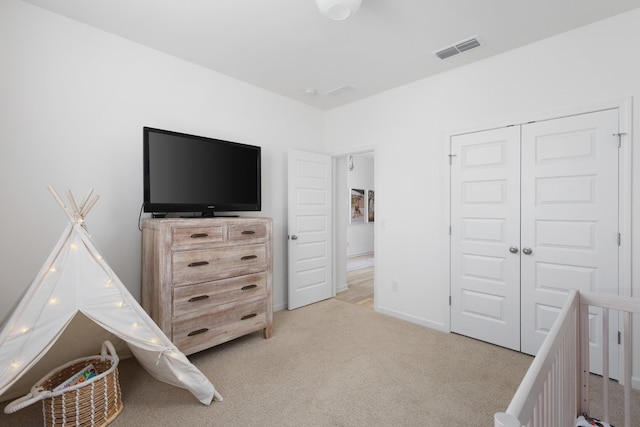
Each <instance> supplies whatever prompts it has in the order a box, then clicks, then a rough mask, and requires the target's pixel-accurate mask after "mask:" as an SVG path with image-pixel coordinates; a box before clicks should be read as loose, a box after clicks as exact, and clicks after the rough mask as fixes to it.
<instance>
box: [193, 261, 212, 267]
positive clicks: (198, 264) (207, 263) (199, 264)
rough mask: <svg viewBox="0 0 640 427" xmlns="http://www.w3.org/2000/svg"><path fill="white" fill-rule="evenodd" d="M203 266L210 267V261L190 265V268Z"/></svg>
mask: <svg viewBox="0 0 640 427" xmlns="http://www.w3.org/2000/svg"><path fill="white" fill-rule="evenodd" d="M201 265H209V261H196V262H192V263H191V264H189V267H199V266H201Z"/></svg>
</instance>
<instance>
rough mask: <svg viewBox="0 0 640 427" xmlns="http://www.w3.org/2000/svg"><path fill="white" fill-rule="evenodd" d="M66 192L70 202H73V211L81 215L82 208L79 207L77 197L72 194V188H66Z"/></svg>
mask: <svg viewBox="0 0 640 427" xmlns="http://www.w3.org/2000/svg"><path fill="white" fill-rule="evenodd" d="M65 193H67V199H68V200H69V203H70V204H71V208H72V209H73V213H74V214H75V215H78V216H79V215H80V209H78V205H77V204H76V199H74V198H73V194H71V190H69V189H68V188H67V189H66V190H65Z"/></svg>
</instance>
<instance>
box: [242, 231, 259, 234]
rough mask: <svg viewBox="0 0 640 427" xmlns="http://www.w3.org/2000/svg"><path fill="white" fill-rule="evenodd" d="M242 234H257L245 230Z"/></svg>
mask: <svg viewBox="0 0 640 427" xmlns="http://www.w3.org/2000/svg"><path fill="white" fill-rule="evenodd" d="M242 234H256V232H255V231H253V230H244V231H243V232H242Z"/></svg>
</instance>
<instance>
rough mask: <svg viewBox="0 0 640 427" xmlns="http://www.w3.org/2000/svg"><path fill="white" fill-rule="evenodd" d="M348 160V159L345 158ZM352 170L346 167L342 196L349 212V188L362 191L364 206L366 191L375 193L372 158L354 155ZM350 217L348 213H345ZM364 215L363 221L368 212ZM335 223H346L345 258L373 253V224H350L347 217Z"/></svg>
mask: <svg viewBox="0 0 640 427" xmlns="http://www.w3.org/2000/svg"><path fill="white" fill-rule="evenodd" d="M347 158H348V157H347ZM352 160H353V170H349V169H348V165H347V187H346V188H345V189H344V190H345V192H344V194H345V195H346V197H347V200H348V201H349V210H350V206H351V202H350V199H351V195H350V194H351V191H350V189H351V188H358V189H360V190H364V192H365V194H364V197H365V204H366V201H367V191H368V190H374V191H375V189H376V188H375V181H374V174H373V173H374V170H373V157H371V156H364V155H358V154H354V155H353V156H352ZM347 215H350V212H349V213H347ZM363 215H365V221H366V218H367V215H368V211H366V210H365V212H363ZM336 221H344V222H346V223H347V256H355V255H362V254H367V253H371V252H373V242H374V239H373V235H374V223H371V222H364V223H361V224H359V223H354V224H352V223H350V222H349V217H348V216H345V217H340V218H337V219H336Z"/></svg>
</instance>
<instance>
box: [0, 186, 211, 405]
mask: <svg viewBox="0 0 640 427" xmlns="http://www.w3.org/2000/svg"><path fill="white" fill-rule="evenodd" d="M49 190H50V191H51V193H52V194H53V196H54V198H55V199H56V201H57V202H58V204H59V205H60V206H61V207H62V209H63V211H64V212H65V214H66V215H67V217H68V218H69V224H68V225H67V227H66V229H65V230H64V233H62V236H61V237H60V240H59V241H58V243H57V245H56V247H55V248H54V250H53V251H52V252H51V255H50V256H49V258H48V259H47V261H46V262H45V264H44V265H43V267H42V269H41V270H40V272H39V273H38V275H37V276H36V278H35V279H34V281H33V282H32V283H31V285H30V286H29V288H28V289H27V291H26V292H25V294H24V296H23V298H22V300H21V301H20V302H19V303H18V305H17V306H16V308H15V309H14V311H13V312H12V313H11V315H10V316H9V317H8V318H7V320H6V322H5V323H4V325H2V329H1V330H0V396H2V394H3V393H5V392H6V391H7V390H8V389H9V388H10V387H11V386H12V385H13V384H14V383H15V382H16V381H18V380H19V379H20V377H22V376H23V375H24V374H25V373H26V372H27V371H28V370H29V369H31V368H32V367H33V366H34V365H36V364H37V363H38V361H39V360H40V359H42V358H43V356H44V355H45V354H46V353H47V351H49V349H50V348H51V347H52V346H53V345H54V343H55V342H56V340H57V339H58V338H59V337H60V336H61V335H62V333H63V331H64V330H65V328H66V327H67V326H68V325H69V324H70V323H71V321H72V319H73V318H74V317H75V315H76V314H77V313H78V312H80V313H82V314H84V316H85V317H86V318H88V319H90V320H92V321H93V322H95V323H96V324H98V325H99V326H101V327H102V328H104V329H105V330H107V331H108V332H110V333H111V334H113V335H115V336H117V337H119V338H121V339H122V340H123V341H125V342H126V343H127V345H128V347H129V349H130V350H131V353H132V354H133V355H134V356H135V357H136V359H137V360H138V362H139V363H140V364H141V365H142V366H143V367H144V368H145V370H146V371H147V372H149V374H151V375H152V376H153V377H155V378H156V379H158V380H160V381H163V382H166V383H168V384H171V385H174V386H177V387H180V388H184V389H187V390H189V391H190V392H191V393H193V395H194V396H195V397H196V398H197V399H198V400H199V401H200V402H202V403H204V404H206V405H208V404H210V403H211V401H212V400H213V399H214V398H215V399H216V400H222V396H220V394H219V393H218V392H217V391H216V390H215V388H214V386H213V384H212V383H211V382H210V381H209V380H208V379H207V377H205V376H204V375H203V374H202V372H200V371H199V370H198V369H197V368H196V367H195V366H194V365H193V364H191V362H190V361H189V360H188V359H187V358H186V356H185V355H184V354H183V353H182V352H180V351H179V350H178V349H177V348H176V346H175V345H174V344H173V343H172V342H171V341H170V340H169V338H167V336H166V335H165V334H164V333H163V332H162V331H161V330H160V328H159V327H158V326H157V325H156V324H155V323H154V322H153V320H152V319H151V318H150V317H149V316H148V315H147V313H146V312H145V311H144V309H143V308H142V307H141V306H140V305H139V304H138V302H137V301H136V300H135V298H133V296H132V295H131V294H130V293H129V291H128V290H127V288H126V287H125V286H124V285H123V284H122V282H121V281H120V280H119V279H118V278H117V277H116V275H115V273H114V272H113V271H112V270H111V268H110V267H109V265H108V264H107V263H106V261H105V260H104V259H103V258H102V256H101V255H100V253H99V252H98V250H97V249H96V247H95V246H94V244H93V242H92V241H91V238H90V236H89V234H88V233H87V230H86V228H85V226H84V218H85V216H86V215H87V213H88V212H89V210H90V209H91V207H92V206H93V205H94V204H95V202H96V201H97V199H98V197H97V196H94V197H93V198H92V199H91V200H89V198H90V197H91V193H92V191H91V190H90V191H89V193H88V194H87V196H86V197H85V198H84V200H83V201H82V203H81V204H80V205H79V206H78V205H77V204H76V202H75V200H74V198H73V196H72V195H71V192H69V190H67V193H66V194H67V198H68V199H69V203H70V205H71V206H70V208H68V207H66V206H65V205H64V203H63V202H62V200H61V199H60V197H59V196H58V195H57V194H56V192H55V191H54V190H53V188H51V187H49ZM97 350H98V349H96V352H97Z"/></svg>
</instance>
